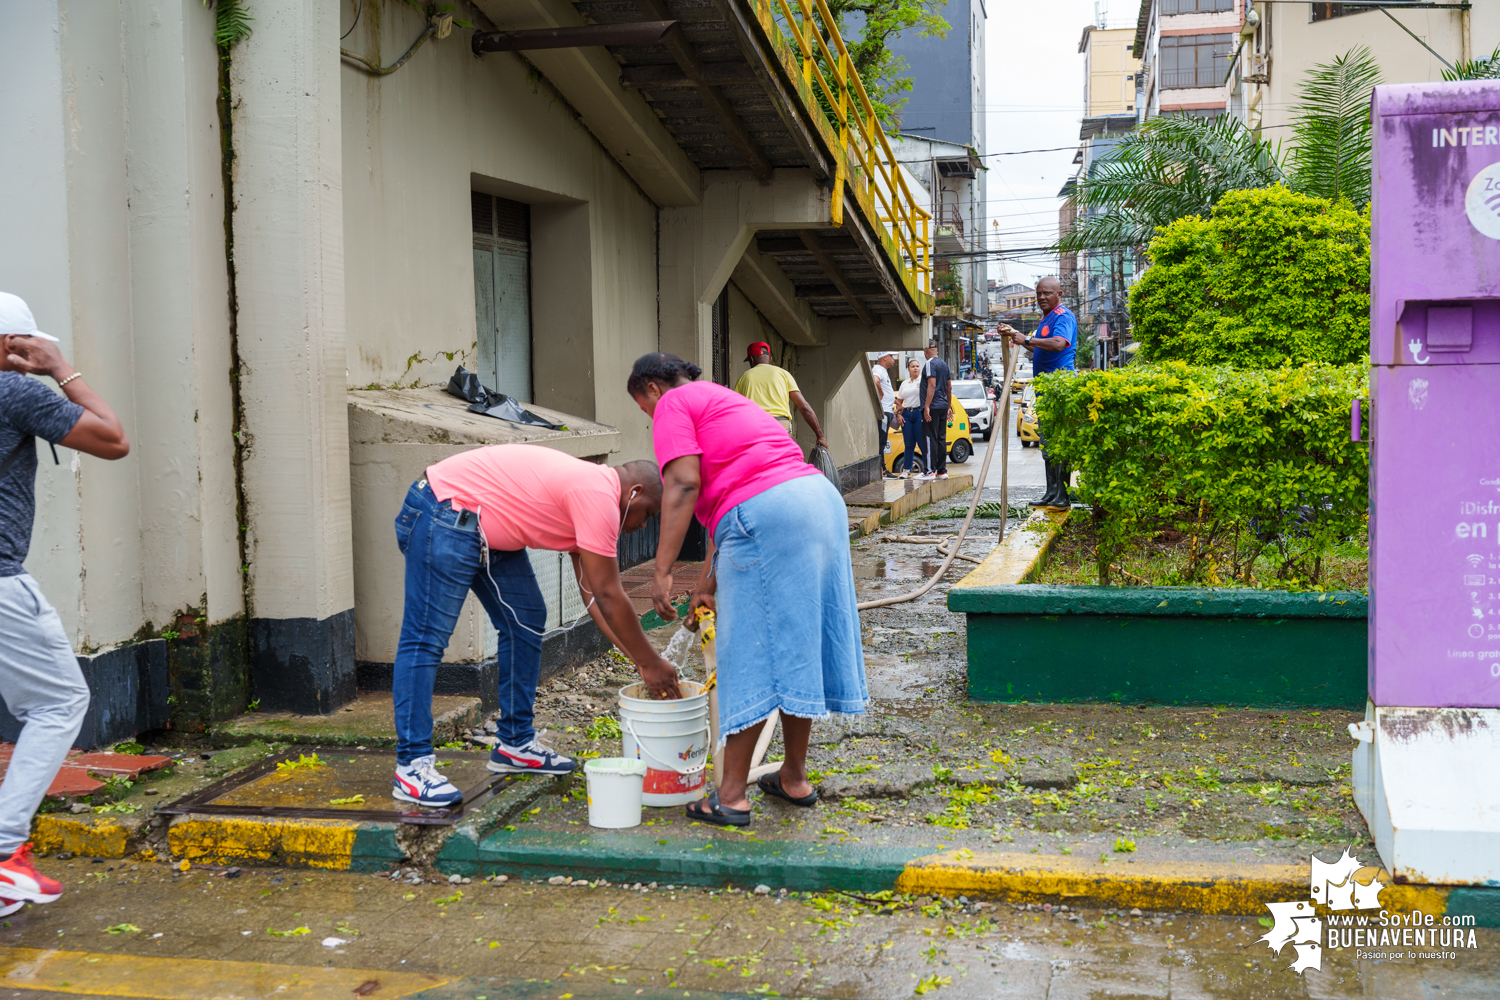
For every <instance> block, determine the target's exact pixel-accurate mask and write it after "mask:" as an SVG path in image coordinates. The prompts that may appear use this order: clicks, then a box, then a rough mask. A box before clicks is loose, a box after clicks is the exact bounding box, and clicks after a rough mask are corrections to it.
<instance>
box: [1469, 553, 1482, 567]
mask: <svg viewBox="0 0 1500 1000" xmlns="http://www.w3.org/2000/svg"><path fill="white" fill-rule="evenodd" d="M1482 562H1484V556H1476V555H1471V556H1469V565H1470V566H1478V565H1479V564H1480V563H1482Z"/></svg>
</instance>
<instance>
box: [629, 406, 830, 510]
mask: <svg viewBox="0 0 1500 1000" xmlns="http://www.w3.org/2000/svg"><path fill="white" fill-rule="evenodd" d="M651 440H652V443H653V444H654V445H655V446H656V462H657V464H658V465H660V466H661V467H662V468H664V469H665V468H666V467H667V463H668V462H670V461H672V460H673V459H674V458H681V457H682V456H684V455H698V456H700V457H699V473H698V475H699V479H700V488H699V491H698V502H697V504H696V505H694V507H693V513H694V514H696V515H697V516H698V520H699V521H700V522H702V524H703V526H704V527H705V528H707V529H708V536H709V537H710V538H712V537H713V536H714V533H715V532H716V531H717V530H718V527H719V519H720V518H721V517H723V516H724V515H725V514H727V513H728V512H729V511H730V510H732V509H733V508H734V506H735V505H736V504H738V503H742V502H744V501H746V500H749V499H750V498H751V497H753V496H758V495H759V494H761V493H764V492H765V491H766V490H768V489H770V488H771V487H773V486H780V485H781V484H782V483H784V482H787V481H788V480H792V479H796V478H798V477H799V476H817V475H821V473H819V472H818V470H817V469H816V468H814V467H813V466H811V465H808V464H807V462H806V461H805V460H804V459H803V458H802V449H801V448H799V447H798V446H797V442H796V441H793V440H792V439H791V438H790V437H788V436H787V432H786V428H785V427H783V426H781V424H779V423H777V422H776V418H775V417H773V416H771V415H770V414H769V413H767V412H766V411H765V410H762V409H761V408H760V407H759V406H756V405H755V404H754V403H752V402H751V401H750V400H749V399H747V398H745V397H744V396H741V395H740V394H739V393H737V392H734V391H732V390H730V389H727V388H725V387H724V386H722V385H716V384H715V383H713V382H690V383H688V384H687V385H679V386H677V387H676V388H675V389H669V390H667V392H666V393H664V394H663V395H662V397H661V402H659V403H657V404H656V413H655V415H654V416H653V417H652V420H651Z"/></svg>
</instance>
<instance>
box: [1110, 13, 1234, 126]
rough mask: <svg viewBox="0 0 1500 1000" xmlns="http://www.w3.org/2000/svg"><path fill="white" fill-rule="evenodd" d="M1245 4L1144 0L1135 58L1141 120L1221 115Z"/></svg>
mask: <svg viewBox="0 0 1500 1000" xmlns="http://www.w3.org/2000/svg"><path fill="white" fill-rule="evenodd" d="M1244 4H1245V0H1144V2H1143V3H1142V4H1141V11H1140V17H1139V19H1138V21H1137V23H1136V31H1135V37H1134V45H1133V54H1134V56H1135V58H1137V59H1139V60H1140V61H1141V73H1142V74H1143V79H1142V80H1141V88H1140V89H1141V99H1140V100H1141V105H1140V107H1141V109H1143V111H1142V114H1141V117H1143V118H1153V117H1155V116H1156V115H1159V114H1162V113H1163V112H1168V111H1176V112H1181V113H1187V114H1199V115H1217V114H1223V113H1224V109H1225V105H1226V96H1225V90H1224V80H1225V77H1226V76H1227V74H1228V71H1229V60H1230V57H1231V55H1232V54H1233V52H1234V46H1235V42H1236V40H1237V39H1238V34H1239V30H1240V22H1241V20H1242V19H1243V10H1244Z"/></svg>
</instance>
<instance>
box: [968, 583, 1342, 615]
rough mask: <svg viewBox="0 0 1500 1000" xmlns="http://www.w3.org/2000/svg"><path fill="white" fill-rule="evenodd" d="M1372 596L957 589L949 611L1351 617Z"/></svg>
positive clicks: (1206, 589) (1166, 590) (1005, 587)
mask: <svg viewBox="0 0 1500 1000" xmlns="http://www.w3.org/2000/svg"><path fill="white" fill-rule="evenodd" d="M1369 604H1370V600H1369V598H1368V597H1367V596H1365V595H1364V594H1360V593H1356V592H1352V591H1339V592H1329V593H1290V592H1287V591H1284V590H1252V589H1250V588H1248V587H1245V588H1240V587H1065V586H1056V585H1051V584H1047V585H1043V584H1031V583H1022V584H1008V585H1003V586H995V587H954V588H953V589H951V590H949V591H948V610H949V611H963V612H967V613H970V614H999V615H1149V616H1151V617H1159V618H1179V617H1186V618H1347V619H1359V620H1360V621H1361V622H1363V621H1364V620H1365V618H1366V616H1367V615H1368V612H1369Z"/></svg>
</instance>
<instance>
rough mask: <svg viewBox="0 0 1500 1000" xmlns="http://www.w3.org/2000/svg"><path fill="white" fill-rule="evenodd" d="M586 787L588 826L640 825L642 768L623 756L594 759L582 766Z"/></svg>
mask: <svg viewBox="0 0 1500 1000" xmlns="http://www.w3.org/2000/svg"><path fill="white" fill-rule="evenodd" d="M583 776H584V779H585V780H586V781H587V782H588V788H589V826H597V827H599V828H600V829H601V830H623V829H625V828H626V827H631V826H640V825H641V782H642V780H643V779H644V778H645V777H646V765H644V764H642V763H641V762H640V761H638V760H632V759H630V758H626V757H595V758H594V759H593V760H589V761H585V762H584V764H583Z"/></svg>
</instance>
